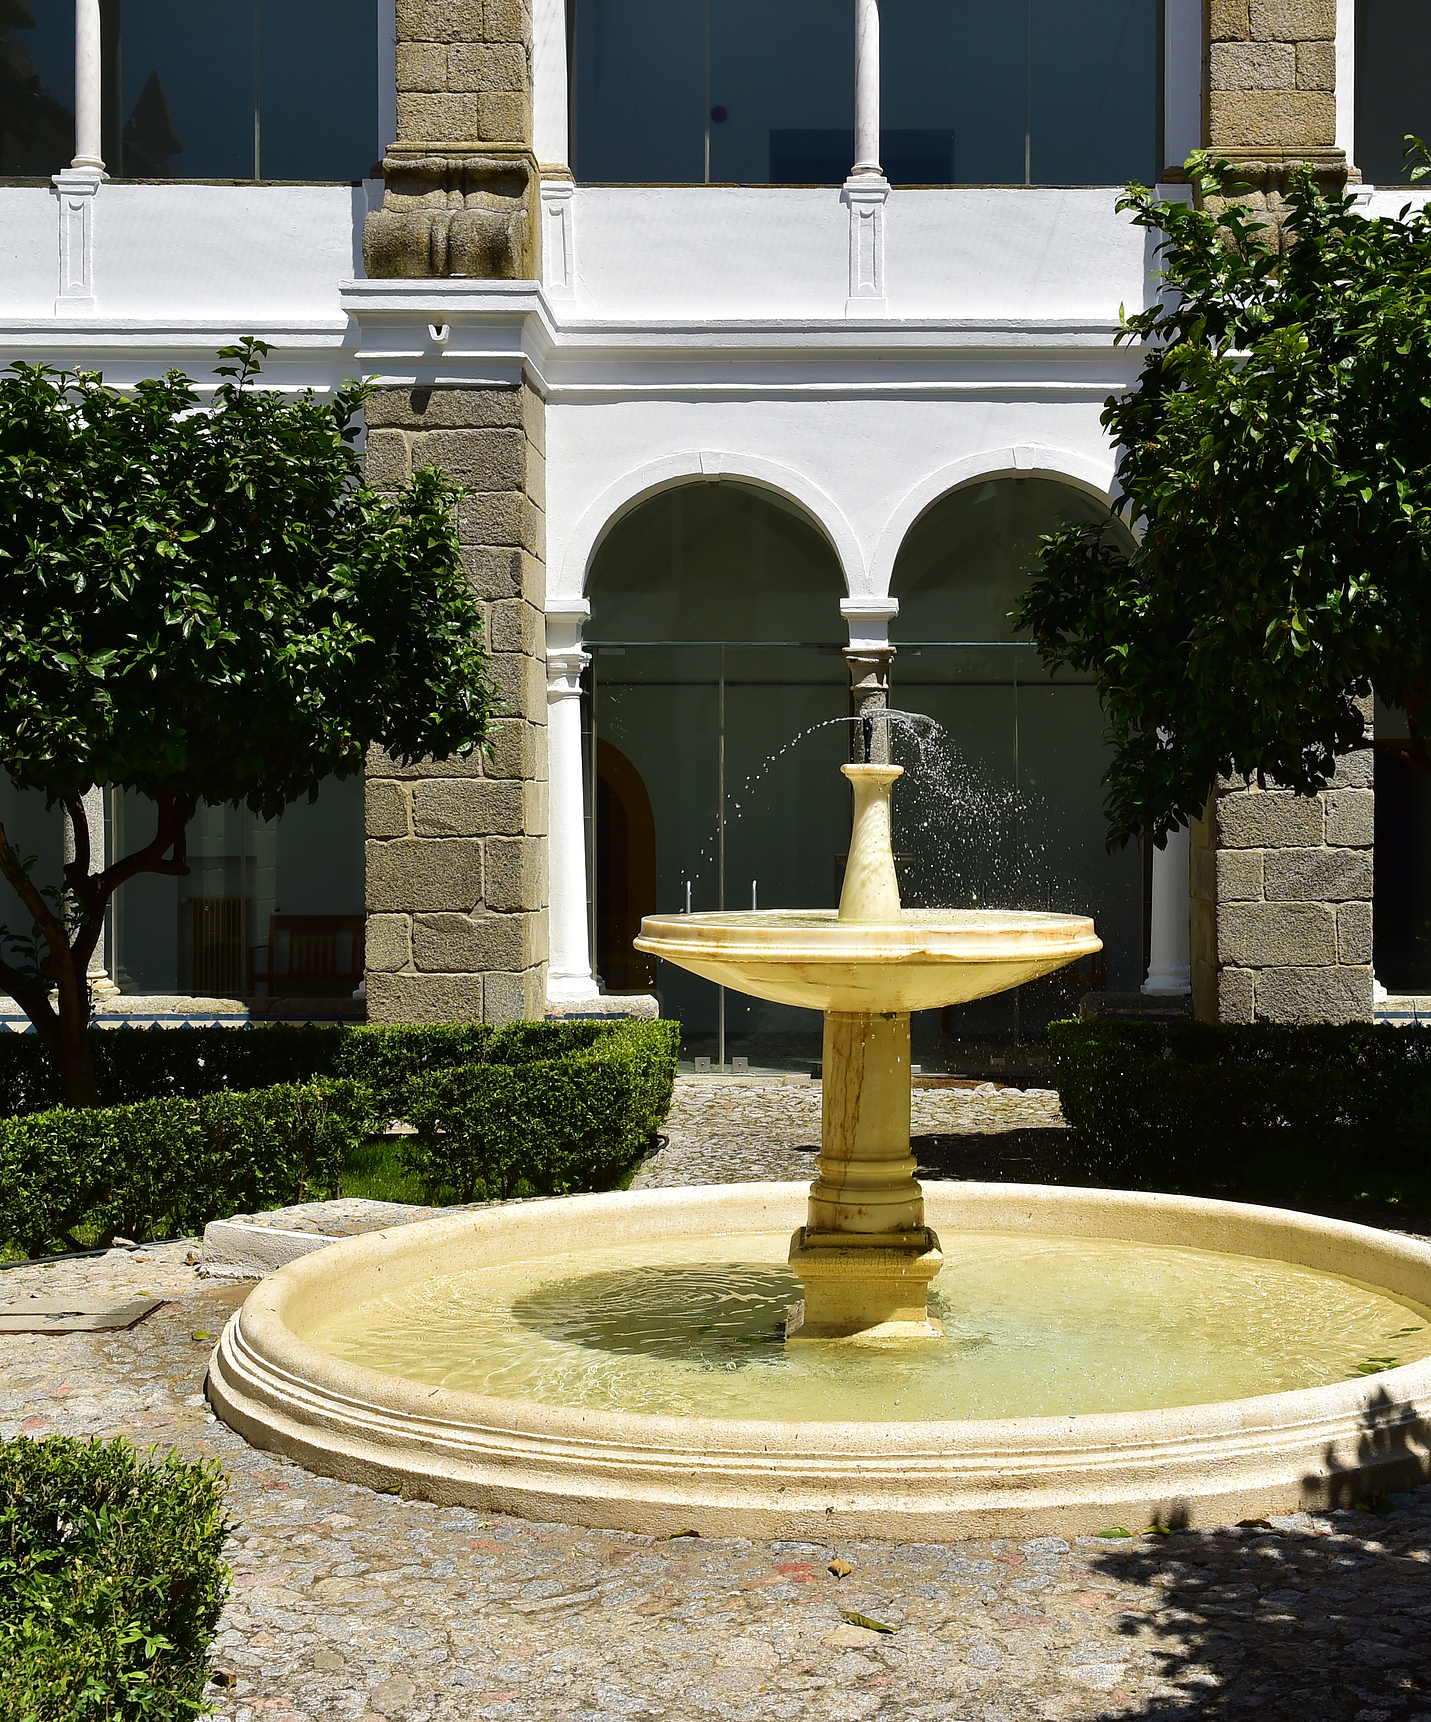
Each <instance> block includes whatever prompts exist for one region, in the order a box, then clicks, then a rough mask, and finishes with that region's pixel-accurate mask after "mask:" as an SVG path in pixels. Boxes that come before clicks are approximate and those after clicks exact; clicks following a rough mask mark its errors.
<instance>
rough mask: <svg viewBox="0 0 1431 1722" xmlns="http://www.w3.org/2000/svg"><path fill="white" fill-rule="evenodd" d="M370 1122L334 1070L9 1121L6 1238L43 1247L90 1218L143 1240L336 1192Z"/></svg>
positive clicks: (0, 1182)
mask: <svg viewBox="0 0 1431 1722" xmlns="http://www.w3.org/2000/svg"><path fill="white" fill-rule="evenodd" d="M373 1122H374V1121H373V1103H372V1096H371V1095H370V1094H369V1092H368V1091H367V1089H366V1088H364V1087H363V1085H362V1084H361V1083H357V1082H353V1081H351V1080H350V1079H345V1078H332V1077H328V1078H317V1079H315V1080H313V1081H311V1082H307V1083H302V1084H280V1085H278V1086H275V1087H272V1088H263V1089H258V1090H256V1091H254V1092H251V1093H236V1092H233V1091H229V1090H225V1091H220V1092H219V1093H215V1094H209V1095H206V1096H204V1097H202V1098H199V1099H163V1100H144V1101H139V1102H137V1103H135V1104H132V1105H128V1106H115V1107H108V1108H105V1109H102V1110H96V1111H89V1110H86V1109H84V1108H82V1107H57V1108H55V1109H54V1110H52V1111H49V1112H35V1113H29V1114H26V1115H24V1116H22V1117H18V1118H9V1119H4V1120H0V1241H3V1242H4V1243H6V1244H10V1245H14V1244H18V1245H19V1246H20V1247H22V1248H23V1249H24V1250H25V1251H26V1253H27V1254H30V1255H38V1254H40V1253H42V1252H43V1251H44V1250H45V1249H46V1248H48V1247H50V1246H52V1245H56V1244H58V1245H59V1246H60V1247H64V1246H65V1245H66V1244H71V1243H73V1242H74V1237H73V1233H74V1229H75V1227H76V1226H78V1225H80V1224H81V1222H83V1223H84V1224H85V1225H86V1226H87V1227H91V1228H98V1231H99V1234H100V1236H101V1237H114V1236H116V1235H117V1236H120V1237H126V1238H133V1239H136V1240H139V1241H142V1240H144V1239H146V1238H153V1237H165V1236H172V1235H174V1234H175V1233H179V1234H183V1233H187V1232H190V1231H196V1230H197V1229H198V1228H199V1227H201V1226H202V1225H204V1224H205V1223H206V1222H207V1221H209V1220H212V1219H215V1218H218V1217H219V1216H220V1215H227V1214H233V1213H244V1212H252V1211H253V1210H255V1209H259V1208H271V1207H279V1206H282V1205H283V1204H285V1203H288V1202H293V1201H301V1200H303V1199H304V1198H305V1197H306V1196H311V1195H316V1194H320V1193H326V1192H329V1191H333V1190H335V1189H336V1188H337V1187H338V1183H339V1177H340V1174H341V1169H342V1165H343V1161H344V1159H345V1157H346V1156H347V1155H349V1154H350V1153H352V1152H353V1151H354V1150H355V1149H356V1148H357V1147H358V1146H359V1145H360V1144H361V1143H362V1142H363V1141H364V1140H365V1138H366V1137H367V1135H368V1132H369V1131H370V1129H371V1128H372V1126H373Z"/></svg>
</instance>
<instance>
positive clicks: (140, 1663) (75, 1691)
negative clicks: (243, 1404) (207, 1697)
mask: <svg viewBox="0 0 1431 1722" xmlns="http://www.w3.org/2000/svg"><path fill="white" fill-rule="evenodd" d="M228 1529H229V1527H228V1526H227V1525H226V1524H225V1522H224V1513H223V1479H222V1473H221V1471H220V1468H219V1465H218V1462H217V1461H209V1462H207V1463H203V1464H196V1465H191V1464H186V1463H185V1462H184V1461H183V1460H182V1459H180V1458H179V1456H178V1455H177V1454H174V1453H171V1454H170V1455H169V1457H168V1458H166V1459H162V1460H159V1461H158V1462H157V1463H156V1462H155V1461H154V1459H153V1455H152V1454H151V1455H150V1456H149V1457H148V1458H146V1457H143V1456H141V1455H140V1454H139V1453H137V1452H135V1450H134V1449H133V1448H132V1447H131V1446H129V1445H128V1443H127V1442H124V1441H115V1442H113V1443H111V1444H109V1445H104V1444H102V1443H100V1442H98V1441H89V1442H83V1441H75V1440H70V1439H68V1438H66V1437H64V1436H58V1435H52V1436H50V1437H49V1438H48V1439H47V1440H44V1441H9V1442H5V1443H4V1444H3V1445H0V1715H3V1716H4V1717H5V1718H6V1722H81V1719H83V1722H91V1719H93V1722H180V1719H182V1718H188V1717H193V1716H197V1715H199V1714H200V1712H201V1711H202V1710H203V1709H204V1686H205V1683H206V1681H207V1679H208V1668H207V1666H206V1652H207V1650H208V1647H209V1642H210V1640H211V1639H212V1638H213V1635H214V1628H215V1626H216V1624H217V1622H218V1618H219V1611H220V1609H221V1608H222V1607H223V1603H224V1594H225V1591H226V1589H227V1584H228V1570H227V1568H226V1567H225V1566H224V1564H223V1561H222V1559H221V1555H222V1550H223V1544H224V1537H225V1535H226V1533H227V1531H228Z"/></svg>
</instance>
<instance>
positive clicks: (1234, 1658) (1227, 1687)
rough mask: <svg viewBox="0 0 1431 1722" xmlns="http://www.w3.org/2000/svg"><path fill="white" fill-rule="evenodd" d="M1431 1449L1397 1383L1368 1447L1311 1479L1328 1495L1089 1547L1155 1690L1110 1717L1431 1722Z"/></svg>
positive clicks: (1366, 1437)
mask: <svg viewBox="0 0 1431 1722" xmlns="http://www.w3.org/2000/svg"><path fill="white" fill-rule="evenodd" d="M1426 1447H1427V1444H1426V1438H1425V1434H1424V1430H1421V1431H1418V1430H1417V1429H1416V1427H1415V1426H1414V1421H1413V1420H1412V1419H1410V1418H1408V1417H1407V1415H1406V1413H1405V1411H1404V1410H1403V1408H1401V1407H1399V1406H1397V1404H1396V1403H1395V1401H1394V1400H1393V1399H1392V1398H1391V1396H1390V1394H1388V1393H1386V1392H1385V1391H1384V1390H1383V1391H1380V1392H1379V1393H1378V1394H1377V1395H1376V1397H1375V1398H1374V1399H1373V1400H1372V1401H1371V1403H1369V1405H1368V1406H1367V1409H1366V1412H1365V1416H1364V1427H1363V1431H1362V1433H1361V1435H1360V1437H1359V1439H1358V1441H1357V1444H1356V1447H1355V1450H1354V1452H1352V1453H1348V1452H1347V1451H1346V1449H1345V1448H1343V1449H1342V1450H1340V1451H1334V1450H1332V1449H1330V1448H1329V1449H1328V1450H1327V1452H1326V1455H1325V1464H1324V1468H1323V1470H1322V1472H1321V1474H1319V1475H1318V1476H1316V1477H1309V1478H1307V1479H1306V1480H1305V1484H1304V1498H1305V1499H1306V1500H1308V1501H1309V1502H1311V1501H1317V1502H1322V1503H1328V1505H1326V1506H1321V1507H1316V1506H1314V1507H1313V1508H1312V1509H1311V1511H1310V1512H1298V1513H1292V1514H1288V1515H1286V1516H1273V1517H1272V1518H1270V1519H1266V1520H1257V1521H1244V1522H1243V1523H1242V1524H1239V1525H1236V1526H1226V1527H1222V1528H1220V1529H1216V1530H1202V1531H1187V1530H1173V1531H1170V1532H1169V1533H1167V1534H1163V1535H1152V1536H1139V1537H1137V1538H1135V1539H1129V1540H1127V1541H1121V1540H1119V1541H1108V1542H1107V1543H1106V1544H1105V1548H1104V1550H1101V1551H1099V1552H1097V1553H1093V1554H1090V1555H1089V1556H1088V1559H1089V1566H1090V1570H1091V1572H1092V1573H1093V1574H1094V1575H1097V1577H1100V1578H1103V1579H1105V1580H1116V1581H1117V1583H1118V1585H1119V1597H1118V1601H1119V1603H1121V1604H1122V1605H1123V1608H1124V1612H1123V1613H1122V1615H1121V1617H1120V1618H1119V1620H1118V1621H1117V1623H1116V1630H1117V1631H1118V1632H1119V1633H1120V1634H1121V1635H1122V1636H1124V1637H1125V1638H1126V1639H1127V1641H1128V1653H1129V1656H1130V1658H1134V1659H1135V1661H1136V1662H1137V1663H1139V1664H1141V1665H1142V1666H1141V1672H1142V1675H1143V1678H1144V1679H1145V1680H1147V1681H1148V1682H1149V1683H1150V1684H1151V1687H1152V1696H1151V1697H1150V1698H1149V1699H1147V1700H1146V1701H1139V1702H1138V1703H1137V1704H1135V1705H1132V1706H1129V1705H1127V1704H1124V1705H1121V1706H1118V1707H1110V1708H1108V1709H1106V1710H1104V1711H1103V1712H1101V1715H1102V1716H1103V1717H1107V1718H1112V1717H1114V1716H1119V1717H1124V1718H1126V1717H1129V1716H1138V1717H1172V1716H1184V1717H1196V1718H1198V1719H1199V1722H1201V1719H1202V1718H1204V1717H1209V1718H1216V1717H1225V1716H1238V1717H1249V1718H1250V1717H1257V1718H1259V1719H1261V1718H1269V1719H1273V1722H1281V1719H1283V1718H1285V1719H1287V1722H1431V1487H1426V1486H1423V1487H1420V1488H1413V1487H1411V1486H1410V1485H1411V1484H1412V1483H1413V1482H1414V1481H1415V1480H1416V1473H1417V1472H1418V1471H1419V1475H1420V1477H1422V1478H1424V1477H1425V1476H1426V1475H1427V1451H1426ZM1398 1486H1399V1488H1400V1489H1401V1490H1402V1491H1403V1492H1399V1493H1398V1492H1395V1491H1396V1490H1397V1488H1398ZM1388 1489H1389V1490H1390V1491H1392V1492H1388ZM1177 1517H1178V1515H1177V1514H1176V1513H1175V1512H1170V1513H1169V1514H1167V1515H1166V1516H1165V1520H1164V1522H1168V1521H1172V1522H1176V1519H1177ZM1088 1548H1089V1540H1084V1542H1083V1543H1082V1545H1081V1547H1080V1552H1081V1553H1082V1552H1084V1551H1086V1550H1087V1549H1088ZM1159 1592H1160V1593H1161V1597H1160V1598H1158V1600H1157V1601H1156V1602H1154V1603H1153V1606H1151V1607H1150V1606H1149V1603H1150V1601H1152V1600H1153V1598H1156V1597H1157V1595H1158V1593H1159Z"/></svg>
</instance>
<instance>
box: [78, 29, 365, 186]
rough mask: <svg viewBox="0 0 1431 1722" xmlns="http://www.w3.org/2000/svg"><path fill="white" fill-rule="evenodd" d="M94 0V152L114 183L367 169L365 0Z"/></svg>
mask: <svg viewBox="0 0 1431 1722" xmlns="http://www.w3.org/2000/svg"><path fill="white" fill-rule="evenodd" d="M105 3H106V33H105V34H106V50H107V52H106V91H105V93H106V98H107V100H106V116H105V117H106V125H105V132H106V137H105V152H104V153H105V159H106V161H107V162H108V163H110V172H111V173H113V174H115V176H116V177H118V178H124V179H175V178H177V179H363V178H366V177H367V176H368V175H369V174H370V173H371V172H372V170H373V165H374V163H375V162H376V160H377V158H378V157H379V155H380V154H381V153H382V146H381V143H380V141H379V139H378V81H377V48H378V25H377V0H282V3H281V4H280V3H278V0H228V4H226V5H224V6H203V7H198V6H195V5H194V4H193V3H192V0H105ZM115 163H118V164H119V165H118V167H116V166H115V165H114V164H115Z"/></svg>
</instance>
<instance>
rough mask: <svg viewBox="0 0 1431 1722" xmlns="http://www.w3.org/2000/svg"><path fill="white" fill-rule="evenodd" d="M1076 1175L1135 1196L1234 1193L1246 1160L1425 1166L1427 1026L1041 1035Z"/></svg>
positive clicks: (1100, 1030)
mask: <svg viewBox="0 0 1431 1722" xmlns="http://www.w3.org/2000/svg"><path fill="white" fill-rule="evenodd" d="M1048 1046H1049V1052H1050V1054H1051V1056H1052V1060H1053V1067H1054V1082H1055V1084H1056V1086H1057V1088H1058V1092H1059V1098H1060V1100H1061V1102H1062V1105H1063V1112H1064V1116H1065V1117H1066V1118H1067V1119H1068V1122H1069V1123H1070V1124H1071V1125H1073V1127H1074V1129H1075V1130H1076V1132H1077V1144H1078V1147H1077V1154H1078V1158H1079V1162H1080V1171H1081V1173H1082V1175H1084V1176H1086V1177H1088V1178H1089V1179H1090V1180H1092V1181H1098V1182H1105V1183H1118V1184H1126V1185H1130V1186H1132V1187H1134V1188H1143V1189H1177V1188H1180V1187H1189V1186H1197V1187H1199V1188H1207V1187H1209V1186H1218V1185H1222V1186H1227V1187H1236V1186H1237V1185H1238V1183H1239V1181H1240V1179H1241V1176H1242V1173H1243V1172H1244V1170H1245V1169H1246V1168H1247V1167H1248V1166H1249V1165H1250V1164H1251V1163H1253V1162H1254V1161H1257V1160H1267V1159H1269V1158H1271V1159H1275V1160H1277V1161H1279V1163H1280V1166H1281V1173H1280V1175H1281V1176H1282V1177H1284V1178H1285V1177H1286V1176H1293V1177H1295V1176H1296V1172H1297V1167H1298V1164H1299V1163H1301V1164H1305V1165H1307V1166H1309V1167H1310V1166H1313V1165H1316V1166H1320V1167H1323V1168H1327V1167H1332V1168H1337V1167H1340V1168H1341V1169H1343V1170H1344V1171H1345V1172H1346V1173H1347V1174H1349V1175H1353V1176H1354V1175H1355V1173H1356V1171H1357V1169H1358V1168H1360V1169H1362V1170H1376V1171H1384V1172H1392V1173H1411V1174H1417V1175H1419V1174H1424V1173H1426V1172H1428V1171H1431V1030H1427V1029H1418V1028H1393V1027H1389V1026H1386V1025H1379V1026H1378V1025H1374V1024H1370V1023H1357V1024H1351V1025H1348V1026H1332V1025H1314V1026H1307V1027H1293V1026H1287V1027H1284V1026H1281V1025H1278V1024H1271V1023H1256V1024H1248V1025H1240V1024H1210V1023H1198V1022H1170V1023H1140V1022H1129V1021H1116V1020H1110V1019H1107V1018H1103V1019H1092V1020H1087V1019H1081V1020H1078V1021H1073V1022H1054V1023H1050V1024H1049V1028H1048Z"/></svg>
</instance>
